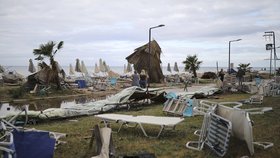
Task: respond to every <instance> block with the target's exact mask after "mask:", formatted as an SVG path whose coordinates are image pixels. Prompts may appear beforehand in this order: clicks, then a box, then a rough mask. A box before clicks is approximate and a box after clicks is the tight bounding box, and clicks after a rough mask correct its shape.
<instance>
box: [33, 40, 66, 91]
mask: <svg viewBox="0 0 280 158" xmlns="http://www.w3.org/2000/svg"><path fill="white" fill-rule="evenodd" d="M63 43H64V42H63V41H60V42H59V43H58V44H57V46H56V43H55V42H54V41H50V42H48V43H46V44H41V45H40V46H39V48H37V49H34V50H33V54H34V55H35V56H38V57H37V59H38V60H43V59H44V57H47V58H49V60H50V65H51V72H50V74H49V75H47V76H48V78H47V84H49V82H51V81H53V82H55V83H56V85H57V88H58V89H61V86H60V80H59V76H58V73H59V70H58V63H57V62H56V61H55V60H54V56H55V54H56V53H57V52H58V50H60V49H61V48H62V47H63ZM55 46H56V48H55Z"/></svg>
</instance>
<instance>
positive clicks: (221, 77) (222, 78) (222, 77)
mask: <svg viewBox="0 0 280 158" xmlns="http://www.w3.org/2000/svg"><path fill="white" fill-rule="evenodd" d="M218 76H219V78H220V80H221V81H222V82H224V77H225V72H224V70H223V69H221V71H220V72H219V74H218Z"/></svg>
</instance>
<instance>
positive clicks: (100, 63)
mask: <svg viewBox="0 0 280 158" xmlns="http://www.w3.org/2000/svg"><path fill="white" fill-rule="evenodd" d="M99 69H100V71H101V72H105V67H104V64H103V61H102V59H99Z"/></svg>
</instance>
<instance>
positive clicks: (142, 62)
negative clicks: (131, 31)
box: [126, 40, 164, 83]
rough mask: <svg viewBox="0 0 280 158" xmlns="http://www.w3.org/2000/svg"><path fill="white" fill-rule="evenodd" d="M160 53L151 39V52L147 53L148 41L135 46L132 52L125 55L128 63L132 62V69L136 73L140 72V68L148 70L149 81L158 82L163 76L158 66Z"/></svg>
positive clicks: (159, 49)
mask: <svg viewBox="0 0 280 158" xmlns="http://www.w3.org/2000/svg"><path fill="white" fill-rule="evenodd" d="M161 53H162V52H161V48H160V46H159V45H158V43H157V42H156V41H155V40H153V41H151V54H149V43H147V44H145V45H143V46H141V47H138V48H136V49H135V50H134V53H132V54H131V55H129V56H128V57H126V59H127V61H128V62H129V63H131V64H133V66H134V70H136V71H137V72H138V73H140V72H141V70H142V69H144V70H145V71H146V72H148V74H149V77H150V82H151V83H154V82H156V83H159V82H161V81H162V80H163V77H164V76H163V73H162V70H161V67H160V64H161V60H160V55H161ZM149 59H150V64H149ZM149 70H150V71H149Z"/></svg>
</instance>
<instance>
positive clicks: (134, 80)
mask: <svg viewBox="0 0 280 158" xmlns="http://www.w3.org/2000/svg"><path fill="white" fill-rule="evenodd" d="M131 85H132V86H137V87H140V84H139V75H138V73H137V71H134V74H133V75H132V84H131Z"/></svg>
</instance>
